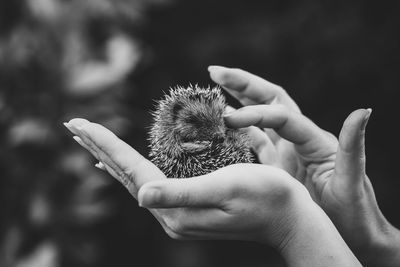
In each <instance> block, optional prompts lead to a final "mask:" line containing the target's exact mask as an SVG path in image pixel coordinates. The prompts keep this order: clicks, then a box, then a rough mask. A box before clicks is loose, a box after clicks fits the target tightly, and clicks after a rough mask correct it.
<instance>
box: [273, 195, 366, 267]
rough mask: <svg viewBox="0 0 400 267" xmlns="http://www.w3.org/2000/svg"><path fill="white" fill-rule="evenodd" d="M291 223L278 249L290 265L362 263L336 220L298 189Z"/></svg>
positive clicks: (289, 219)
mask: <svg viewBox="0 0 400 267" xmlns="http://www.w3.org/2000/svg"><path fill="white" fill-rule="evenodd" d="M288 213H289V214H290V215H289V217H288V221H289V223H288V224H287V225H288V228H287V229H286V231H285V234H284V235H283V236H282V239H281V240H280V242H279V243H277V249H278V250H279V251H280V253H281V254H282V256H283V257H284V258H285V260H286V261H287V263H288V265H289V266H360V263H359V262H358V260H357V259H356V257H355V256H354V255H353V253H352V252H351V250H350V249H349V248H348V246H347V245H346V243H345V242H344V241H343V239H342V237H341V236H340V234H339V233H338V231H337V230H336V228H335V226H334V225H333V223H332V222H331V221H330V219H329V218H328V216H327V215H326V214H325V213H324V212H323V211H322V209H321V208H320V207H319V206H318V205H317V204H316V203H315V202H314V201H313V200H312V199H311V197H310V195H309V194H308V192H307V191H306V190H305V189H304V191H302V190H299V193H298V194H295V195H294V197H293V202H292V205H291V206H290V207H289V210H288Z"/></svg>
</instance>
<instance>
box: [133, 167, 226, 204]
mask: <svg viewBox="0 0 400 267" xmlns="http://www.w3.org/2000/svg"><path fill="white" fill-rule="evenodd" d="M218 175H221V174H220V171H216V172H213V173H210V174H207V175H203V176H198V177H193V178H190V179H165V180H159V181H153V182H149V183H147V184H145V185H143V186H142V187H141V188H140V190H139V193H138V201H139V205H140V206H143V207H146V208H177V207H215V208H218V207H220V205H221V201H222V200H223V198H221V196H222V195H224V193H226V192H224V191H226V190H227V189H226V188H224V187H221V186H219V185H220V183H219V181H218V180H216V179H221V177H217V176H218ZM222 175H223V174H222Z"/></svg>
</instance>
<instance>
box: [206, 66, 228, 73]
mask: <svg viewBox="0 0 400 267" xmlns="http://www.w3.org/2000/svg"><path fill="white" fill-rule="evenodd" d="M223 69H226V68H225V67H222V66H217V65H211V66H208V68H207V70H208V71H209V72H214V71H219V70H223Z"/></svg>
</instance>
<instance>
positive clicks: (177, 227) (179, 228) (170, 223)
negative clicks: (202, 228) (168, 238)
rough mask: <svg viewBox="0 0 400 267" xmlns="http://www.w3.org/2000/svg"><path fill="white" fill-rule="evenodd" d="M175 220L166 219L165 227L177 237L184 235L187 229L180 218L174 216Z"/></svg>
mask: <svg viewBox="0 0 400 267" xmlns="http://www.w3.org/2000/svg"><path fill="white" fill-rule="evenodd" d="M174 217H175V218H171V217H167V218H165V225H166V226H167V228H168V230H169V231H170V232H172V233H173V234H175V235H184V234H185V232H186V230H187V227H186V226H185V225H184V224H182V223H181V221H180V220H179V216H174Z"/></svg>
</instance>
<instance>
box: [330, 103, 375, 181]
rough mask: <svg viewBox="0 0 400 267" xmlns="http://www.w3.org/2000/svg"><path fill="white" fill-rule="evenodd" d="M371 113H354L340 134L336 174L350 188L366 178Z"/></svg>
mask: <svg viewBox="0 0 400 267" xmlns="http://www.w3.org/2000/svg"><path fill="white" fill-rule="evenodd" d="M371 112H372V110H371V109H358V110H356V111H353V112H352V113H351V114H350V115H349V116H348V117H347V119H346V120H345V122H344V124H343V127H342V130H341V132H340V136H339V146H338V151H337V155H336V164H335V174H336V176H337V177H338V178H339V179H342V182H343V183H345V184H346V185H349V186H351V185H357V184H359V183H360V182H361V181H362V179H363V177H364V176H365V127H366V126H367V123H368V120H369V117H370V115H371Z"/></svg>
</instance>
